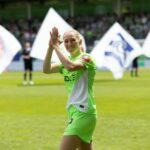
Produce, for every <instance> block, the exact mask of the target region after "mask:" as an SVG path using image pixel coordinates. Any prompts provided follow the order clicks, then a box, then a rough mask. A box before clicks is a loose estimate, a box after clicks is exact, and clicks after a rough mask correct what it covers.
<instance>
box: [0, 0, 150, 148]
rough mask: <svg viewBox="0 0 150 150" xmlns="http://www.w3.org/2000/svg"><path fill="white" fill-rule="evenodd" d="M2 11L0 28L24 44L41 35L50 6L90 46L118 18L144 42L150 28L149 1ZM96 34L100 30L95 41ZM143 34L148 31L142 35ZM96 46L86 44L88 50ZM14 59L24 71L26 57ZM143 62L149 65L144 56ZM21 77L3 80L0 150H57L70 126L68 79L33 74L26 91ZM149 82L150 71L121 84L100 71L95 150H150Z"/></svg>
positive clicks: (21, 4)
mask: <svg viewBox="0 0 150 150" xmlns="http://www.w3.org/2000/svg"><path fill="white" fill-rule="evenodd" d="M30 2H31V3H30ZM119 2H121V3H119ZM0 6H1V9H0V18H1V19H0V20H1V21H0V22H1V24H2V25H4V27H7V29H9V30H10V31H11V32H12V33H13V34H14V35H15V36H16V37H17V38H18V39H19V40H20V41H21V42H23V41H24V40H26V38H27V39H28V38H29V39H30V40H32V38H31V37H34V36H35V35H36V32H35V35H34V34H31V33H33V31H36V30H38V28H39V26H40V24H41V22H42V21H43V19H44V17H45V15H46V13H47V11H48V9H49V7H53V8H54V9H55V10H56V11H57V12H58V13H59V14H60V15H62V16H63V17H64V19H65V20H66V21H68V23H71V24H73V26H74V27H76V28H78V29H79V28H81V27H82V28H81V29H82V30H81V29H80V30H81V31H84V32H83V33H84V34H85V35H86V36H87V37H86V42H87V41H88V40H89V39H88V38H89V37H92V40H91V43H94V40H95V38H98V39H99V38H100V37H102V36H103V34H104V32H105V30H107V28H109V26H111V25H112V24H113V22H114V21H116V18H117V21H118V20H120V23H121V25H122V26H124V27H125V28H126V29H130V33H131V34H132V35H134V37H136V35H138V36H140V37H139V38H141V35H142V38H145V36H146V31H147V30H149V29H150V8H149V7H150V4H149V0H147V1H144V0H134V1H133V0H128V1H126V0H124V1H116V0H111V1H110V0H103V1H102V0H101V1H100V0H99V1H98V0H95V1H93V0H91V1H81V0H80V1H78V0H74V4H73V1H69V0H65V1H63V3H62V0H59V1H45V2H44V3H43V1H42V0H41V2H39V1H37V2H35V1H32V0H30V1H29V3H26V2H25V1H23V0H22V1H21V0H20V1H19V0H18V1H13V0H9V1H8V0H0ZM73 6H74V7H73ZM72 7H73V8H74V11H73V8H72ZM71 10H72V11H71ZM27 12H28V13H27ZM30 12H31V14H30ZM71 12H72V13H71ZM73 12H74V13H73ZM114 12H115V13H117V14H118V15H119V19H118V16H117V17H116V15H115V14H114ZM71 14H72V15H74V17H71ZM28 17H29V18H28ZM30 17H31V18H30ZM79 23H80V26H78V25H79ZM85 25H87V26H85ZM95 26H96V27H95ZM33 29H34V30H33ZM87 29H88V30H87ZM94 29H98V32H96V33H97V34H96V37H95V36H93V35H95V34H93V33H95V32H94V31H95V30H94ZM143 29H144V31H145V32H144V33H143V34H139V33H141V30H142V31H143ZM32 30H33V31H32ZM93 30H94V31H93ZM91 34H92V35H91ZM31 35H34V36H31ZM93 39H94V40H93ZM91 43H90V42H87V44H88V48H89V49H91V47H90V46H91V45H92V44H91ZM92 46H93V45H92ZM142 57H143V58H142ZM15 59H16V60H15V61H13V63H16V64H17V65H14V66H15V67H19V66H18V62H22V60H21V57H17V56H16V57H15ZM18 59H19V61H18ZM140 59H141V60H142V59H144V62H145V60H146V59H147V60H149V59H148V58H145V57H144V56H141V58H140ZM35 62H36V63H40V64H41V62H39V61H38V62H37V60H35ZM13 63H12V64H13ZM12 64H11V65H12ZM11 65H10V66H11ZM21 66H22V64H20V67H21ZM35 67H36V66H35ZM13 69H14V68H13ZM22 73H23V72H22V70H21V71H18V72H3V73H2V74H1V76H0V150H56V149H58V145H59V144H60V140H61V137H62V133H63V132H64V128H65V127H66V123H67V115H66V111H65V106H66V100H67V95H66V89H65V86H64V82H63V78H62V77H61V76H60V75H59V74H52V75H50V76H49V75H45V74H43V73H42V72H41V71H39V72H34V78H33V79H34V82H35V84H34V86H30V85H27V86H24V85H22ZM149 83H150V68H140V70H139V77H135V78H134V77H131V76H130V73H129V72H125V74H124V77H123V78H122V79H121V80H114V79H112V74H111V73H110V72H104V71H103V72H97V74H96V78H95V83H94V91H95V98H96V104H97V110H98V122H97V127H96V131H95V133H94V140H93V146H94V150H150V142H149V141H150V119H149V118H150V94H149V91H150V86H149Z"/></svg>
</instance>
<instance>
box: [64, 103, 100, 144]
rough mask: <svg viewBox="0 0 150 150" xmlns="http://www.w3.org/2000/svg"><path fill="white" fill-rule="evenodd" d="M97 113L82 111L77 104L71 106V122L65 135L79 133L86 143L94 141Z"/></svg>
mask: <svg viewBox="0 0 150 150" xmlns="http://www.w3.org/2000/svg"><path fill="white" fill-rule="evenodd" d="M96 119H97V117H96V114H87V113H84V112H80V111H79V110H78V109H77V108H76V107H75V106H73V105H72V106H71V107H70V108H69V122H68V126H67V128H66V129H65V132H64V135H77V136H78V137H79V138H80V139H81V140H83V141H84V142H86V143H90V142H91V141H92V135H93V132H94V129H95V126H96Z"/></svg>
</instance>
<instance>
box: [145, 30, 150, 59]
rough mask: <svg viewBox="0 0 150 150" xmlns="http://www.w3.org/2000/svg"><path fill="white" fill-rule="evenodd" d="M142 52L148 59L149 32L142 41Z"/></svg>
mask: <svg viewBox="0 0 150 150" xmlns="http://www.w3.org/2000/svg"><path fill="white" fill-rule="evenodd" d="M143 52H144V55H146V56H147V57H150V32H149V33H148V35H147V37H146V39H145V41H144V44H143Z"/></svg>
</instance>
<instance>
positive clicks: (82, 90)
mask: <svg viewBox="0 0 150 150" xmlns="http://www.w3.org/2000/svg"><path fill="white" fill-rule="evenodd" d="M69 58H70V59H71V60H72V61H80V62H82V63H83V64H84V66H85V67H84V68H83V69H80V70H75V71H69V70H67V69H66V68H65V67H64V66H63V65H61V67H60V73H62V74H63V76H64V81H65V83H66V86H67V90H68V95H69V98H68V103H67V109H69V106H70V105H74V106H75V107H76V108H77V109H78V110H79V111H81V112H86V113H96V105H95V101H94V94H93V82H94V77H95V73H96V65H95V63H94V61H93V59H92V58H91V56H90V55H89V54H86V53H82V54H80V55H79V56H77V57H73V58H72V57H69Z"/></svg>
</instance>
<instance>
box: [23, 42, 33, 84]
mask: <svg viewBox="0 0 150 150" xmlns="http://www.w3.org/2000/svg"><path fill="white" fill-rule="evenodd" d="M30 52H31V44H30V42H25V43H24V48H23V52H22V57H23V61H24V74H23V85H27V83H28V82H27V76H29V84H30V85H33V84H34V82H33V81H32V70H33V66H32V57H31V56H30Z"/></svg>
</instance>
